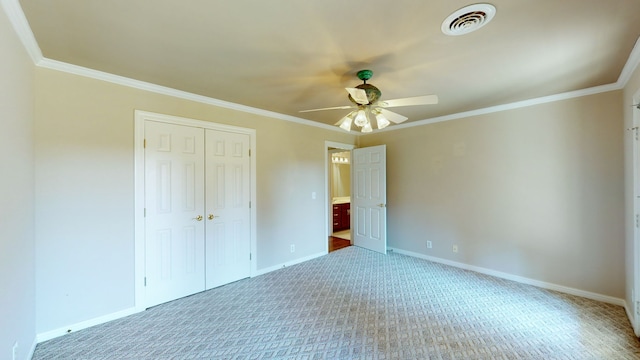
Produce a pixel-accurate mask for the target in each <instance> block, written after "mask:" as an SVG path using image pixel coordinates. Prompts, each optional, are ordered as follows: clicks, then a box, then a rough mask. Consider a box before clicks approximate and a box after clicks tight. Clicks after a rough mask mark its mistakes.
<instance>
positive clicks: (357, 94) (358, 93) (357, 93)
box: [345, 88, 369, 105]
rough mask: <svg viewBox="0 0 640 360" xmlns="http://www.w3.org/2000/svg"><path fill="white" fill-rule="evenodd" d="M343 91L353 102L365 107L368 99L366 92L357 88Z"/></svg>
mask: <svg viewBox="0 0 640 360" xmlns="http://www.w3.org/2000/svg"><path fill="white" fill-rule="evenodd" d="M345 89H346V90H347V91H348V92H349V95H351V97H352V98H353V100H355V101H356V102H357V103H358V104H361V105H366V104H368V103H369V98H368V97H367V92H366V91H364V90H362V89H358V88H345Z"/></svg>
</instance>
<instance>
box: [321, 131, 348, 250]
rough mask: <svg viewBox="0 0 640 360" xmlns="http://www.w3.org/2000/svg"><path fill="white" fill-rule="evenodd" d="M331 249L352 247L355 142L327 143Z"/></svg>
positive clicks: (328, 244) (329, 245) (328, 224)
mask: <svg viewBox="0 0 640 360" xmlns="http://www.w3.org/2000/svg"><path fill="white" fill-rule="evenodd" d="M326 144H327V145H326V179H327V197H328V198H327V205H328V206H327V208H328V209H327V210H328V217H327V239H328V242H327V252H331V251H335V250H338V249H342V248H344V247H347V246H351V244H352V242H351V150H352V149H353V148H354V146H353V145H348V144H338V143H331V142H327V143H326Z"/></svg>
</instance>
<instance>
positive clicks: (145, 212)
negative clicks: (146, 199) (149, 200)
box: [144, 208, 147, 217]
mask: <svg viewBox="0 0 640 360" xmlns="http://www.w3.org/2000/svg"><path fill="white" fill-rule="evenodd" d="M144 217H147V208H144Z"/></svg>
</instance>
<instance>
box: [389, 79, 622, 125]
mask: <svg viewBox="0 0 640 360" xmlns="http://www.w3.org/2000/svg"><path fill="white" fill-rule="evenodd" d="M620 89H621V87H620V86H619V85H618V83H614V84H609V85H601V86H596V87H592V88H587V89H582V90H576V91H569V92H565V93H561V94H556V95H549V96H543V97H539V98H534V99H529V100H523V101H517V102H513V103H509V104H504V105H496V106H491V107H487V108H482V109H476V110H470V111H465V112H460V113H456V114H451V115H444V116H438V117H434V118H429V119H424V120H418V121H412V122H410V123H408V124H401V125H394V126H390V127H387V128H385V129H383V130H378V131H377V132H384V131H393V130H400V129H406V128H410V127H414V126H422V125H428V124H434V123H439V122H444V121H450V120H458V119H464V118H468V117H472V116H478V115H485V114H491V113H496V112H501V111H507V110H514V109H520V108H525V107H529V106H533V105H540V104H546V103H550V102H556V101H562V100H567V99H573V98H577V97H582V96H587V95H594V94H600V93H604V92H609V91H615V90H620Z"/></svg>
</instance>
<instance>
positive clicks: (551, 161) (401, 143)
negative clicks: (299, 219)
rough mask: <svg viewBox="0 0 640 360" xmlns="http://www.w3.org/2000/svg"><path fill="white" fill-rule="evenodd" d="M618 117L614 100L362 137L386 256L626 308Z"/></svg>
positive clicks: (617, 97)
mask: <svg viewBox="0 0 640 360" xmlns="http://www.w3.org/2000/svg"><path fill="white" fill-rule="evenodd" d="M622 116H623V114H622V92H621V91H614V92H608V93H603V94H598V95H592V96H587V97H581V98H576V99H570V100H565V101H559V102H554V103H548V104H542V105H537V106H531V107H526V108H521V109H517V110H510V111H504V112H500V113H494V114H488V115H483V116H474V117H470V118H466V119H460V120H454V121H449V122H442V123H435V124H431V125H426V126H420V127H412V128H407V129H400V130H394V131H388V132H382V133H378V134H373V135H369V136H364V137H361V138H360V142H361V144H360V145H361V146H371V145H377V144H387V184H388V189H387V193H388V241H389V246H391V247H396V248H399V249H402V250H406V251H412V252H416V253H420V254H424V255H429V256H434V257H439V258H442V259H447V260H452V261H457V262H461V263H465V264H469V265H474V266H479V267H483V268H487V269H491V270H495V271H501V272H505V273H508V274H512V275H517V276H522V277H526V278H530V279H534V280H539V281H543V282H548V283H552V284H557V285H563V286H568V287H572V288H576V289H580V290H583V291H590V292H594V293H599V294H603V295H608V296H613V297H617V298H623V297H624V293H625V287H624V277H625V273H624V206H623V200H624V199H623V145H622V142H623V139H622V136H623V122H622ZM427 240H431V241H432V242H433V249H429V250H427V248H426V241H427ZM454 244H456V245H458V247H459V252H458V253H457V254H454V253H453V252H452V245H454Z"/></svg>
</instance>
